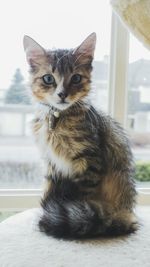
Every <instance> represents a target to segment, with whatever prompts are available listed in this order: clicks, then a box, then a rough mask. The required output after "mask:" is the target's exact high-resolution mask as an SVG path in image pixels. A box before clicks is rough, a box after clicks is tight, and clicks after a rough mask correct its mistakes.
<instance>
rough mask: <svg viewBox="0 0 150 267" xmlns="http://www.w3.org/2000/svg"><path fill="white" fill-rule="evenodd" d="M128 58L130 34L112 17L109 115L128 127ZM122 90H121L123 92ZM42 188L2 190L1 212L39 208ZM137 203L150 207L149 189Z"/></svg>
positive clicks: (140, 194)
mask: <svg viewBox="0 0 150 267" xmlns="http://www.w3.org/2000/svg"><path fill="white" fill-rule="evenodd" d="M128 59H129V33H128V31H127V29H126V28H125V27H124V25H123V24H122V23H121V21H120V20H119V18H118V17H117V16H116V15H115V14H114V13H113V14H112V25H111V47H110V64H109V85H108V91H109V101H108V111H109V114H110V115H111V116H112V117H114V118H115V119H116V120H117V121H119V122H120V123H121V124H122V125H123V126H124V127H126V121H127V76H128ZM120 88H121V90H120ZM42 192H43V191H42V190H40V189H27V190H24V189H16V190H14V189H6V190H5V189H2V190H0V211H22V210H25V209H29V208H35V207H39V206H40V198H41V196H42ZM137 203H138V204H140V205H150V188H138V197H137Z"/></svg>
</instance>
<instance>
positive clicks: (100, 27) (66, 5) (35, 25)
mask: <svg viewBox="0 0 150 267" xmlns="http://www.w3.org/2000/svg"><path fill="white" fill-rule="evenodd" d="M102 2H103V3H101V8H100V6H99V1H98V0H93V1H86V2H85V1H79V0H76V1H74V0H63V1H58V0H56V1H51V0H43V1H42V0H39V1H35V0H31V1H30V3H27V1H25V0H23V1H20V0H14V1H9V0H5V1H3V2H2V4H1V9H0V32H1V49H0V59H1V65H2V66H3V68H1V79H0V188H39V187H41V184H42V177H43V175H42V167H41V161H40V156H39V151H38V149H37V147H36V146H35V144H34V141H33V138H32V133H31V128H30V121H31V120H32V118H33V107H32V105H31V100H30V97H29V93H28V92H29V91H30V88H29V85H28V82H27V80H28V73H27V69H28V66H27V63H26V59H25V53H24V51H23V45H22V39H23V35H24V34H27V35H29V36H31V37H33V38H34V39H35V40H36V41H37V42H39V43H40V44H41V45H42V46H43V47H45V48H48V49H51V48H54V47H57V48H72V47H76V46H78V45H79V44H80V43H81V42H82V41H83V40H84V39H85V38H86V37H87V36H88V35H89V34H90V33H92V32H93V31H95V32H96V33H97V47H96V51H95V61H94V64H93V65H94V71H93V81H92V89H93V90H92V92H91V100H92V103H93V105H94V106H96V107H97V108H101V109H103V110H105V111H107V102H108V91H107V83H108V61H109V47H110V29H111V8H110V4H109V0H105V1H102ZM35 6H36V11H35ZM8 7H9V8H8ZM41 7H44V9H43V10H41ZM6 15H7V16H6ZM33 16H34V19H33ZM8 17H9V21H11V27H10V24H9V23H8V21H7V18H8ZM3 25H5V27H4V26H3ZM6 33H7V34H6Z"/></svg>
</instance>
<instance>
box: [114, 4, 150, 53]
mask: <svg viewBox="0 0 150 267" xmlns="http://www.w3.org/2000/svg"><path fill="white" fill-rule="evenodd" d="M111 4H112V7H113V9H114V11H115V12H116V13H117V14H118V15H119V17H120V18H121V20H122V21H123V22H124V23H125V25H126V26H127V27H128V29H129V30H130V31H131V32H132V33H133V34H134V35H135V36H136V37H137V38H138V39H139V40H140V41H141V42H143V44H144V45H145V46H146V47H147V48H149V49H150V0H111Z"/></svg>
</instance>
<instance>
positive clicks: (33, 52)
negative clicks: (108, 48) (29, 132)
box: [24, 34, 137, 239]
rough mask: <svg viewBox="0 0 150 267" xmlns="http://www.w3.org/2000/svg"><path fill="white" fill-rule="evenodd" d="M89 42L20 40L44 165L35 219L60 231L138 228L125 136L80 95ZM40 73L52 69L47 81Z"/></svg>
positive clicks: (71, 234)
mask: <svg viewBox="0 0 150 267" xmlns="http://www.w3.org/2000/svg"><path fill="white" fill-rule="evenodd" d="M95 42H96V36H95V34H91V35H90V36H89V37H88V38H87V39H86V40H85V41H84V42H83V43H82V44H81V45H80V46H79V47H77V48H76V49H71V50H56V51H45V50H44V49H43V48H42V47H40V46H39V45H38V44H37V43H36V42H35V41H33V40H32V39H31V38H30V37H25V40H24V47H25V50H26V53H27V60H28V62H29V64H30V67H31V70H30V73H31V87H32V93H33V97H34V98H35V99H36V101H37V102H38V103H39V104H38V108H37V113H36V116H35V120H34V122H33V131H34V134H35V137H36V140H37V143H38V145H39V147H40V150H41V153H42V157H43V159H44V161H45V164H46V178H47V187H46V190H45V195H44V197H43V199H42V207H43V216H42V218H41V219H40V222H39V226H40V229H41V231H44V232H45V233H46V234H48V235H52V236H54V237H59V238H68V239H70V238H87V237H88V238H89V237H93V236H99V235H113V236H117V235H122V234H129V233H133V232H134V231H136V229H137V221H136V217H135V215H134V212H133V208H134V204H135V197H136V191H135V185H134V181H133V173H134V164H133V160H132V153H131V150H130V145H129V142H128V139H127V137H126V135H125V133H124V131H123V129H122V128H121V127H120V125H119V124H118V123H117V122H115V121H114V120H112V119H111V118H110V117H109V116H107V115H105V114H103V113H102V112H97V111H96V110H95V109H94V108H93V107H92V106H91V105H90V104H89V103H88V102H87V100H86V96H87V95H88V93H89V91H90V81H91V71H92V60H93V54H94V48H95ZM46 74H49V75H53V77H51V76H50V77H49V79H50V80H51V79H52V80H53V83H52V84H50V85H47V84H45V83H44V81H43V76H44V75H46ZM78 74H79V75H80V77H79V75H78ZM74 75H78V76H75V77H74ZM74 78H75V82H74ZM79 78H80V79H79ZM76 79H79V81H78V82H76ZM62 95H63V97H62ZM56 111H57V113H58V112H59V113H58V114H57V115H59V116H57V118H56V117H55V112H56ZM51 121H54V122H55V123H54V124H53V126H54V127H50V125H51V124H50V123H49V122H51Z"/></svg>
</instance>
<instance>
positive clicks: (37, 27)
mask: <svg viewBox="0 0 150 267" xmlns="http://www.w3.org/2000/svg"><path fill="white" fill-rule="evenodd" d="M110 25H111V7H110V5H109V0H82V1H81V0H53V1H52V0H13V1H10V0H5V1H4V0H3V1H2V2H1V9H0V34H1V38H0V46H1V47H0V65H1V68H0V70H1V71H0V88H6V87H7V86H8V85H9V84H10V80H11V78H12V76H13V74H14V71H15V69H16V68H17V67H20V68H21V70H22V72H23V74H24V75H25V76H26V73H27V64H26V60H25V54H24V51H23V46H22V39H23V36H24V34H27V35H29V36H31V37H32V38H34V39H35V40H36V41H37V42H39V43H40V44H41V45H42V46H43V47H45V48H53V47H57V48H58V47H59V48H71V47H76V46H77V45H79V44H80V43H81V42H82V41H83V40H84V38H86V37H87V36H88V35H89V34H90V33H91V32H93V31H95V32H96V33H97V37H98V40H97V48H96V53H95V59H97V60H101V59H102V58H103V57H104V55H108V54H109V48H110ZM139 58H147V59H150V52H149V51H148V50H147V49H144V48H143V46H142V45H141V44H139V42H137V41H132V46H131V50H130V61H134V60H137V59H139Z"/></svg>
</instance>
